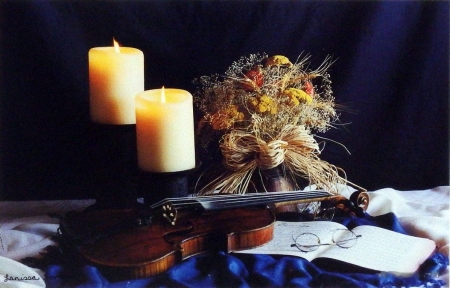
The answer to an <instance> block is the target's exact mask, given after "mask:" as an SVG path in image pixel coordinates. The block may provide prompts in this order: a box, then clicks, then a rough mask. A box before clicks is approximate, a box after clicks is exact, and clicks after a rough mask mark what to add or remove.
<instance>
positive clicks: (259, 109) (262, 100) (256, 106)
mask: <svg viewBox="0 0 450 288" xmlns="http://www.w3.org/2000/svg"><path fill="white" fill-rule="evenodd" d="M248 103H249V105H250V107H251V108H252V110H254V111H255V112H256V113H270V114H272V115H273V114H276V113H277V103H276V102H275V100H274V99H273V98H272V97H269V96H267V95H262V96H257V97H252V98H250V99H249V101H248Z"/></svg>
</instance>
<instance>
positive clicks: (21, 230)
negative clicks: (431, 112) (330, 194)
mask: <svg viewBox="0 0 450 288" xmlns="http://www.w3.org/2000/svg"><path fill="white" fill-rule="evenodd" d="M344 190H345V189H344ZM347 192H349V193H351V190H349V191H347ZM342 194H343V195H344V196H346V197H348V195H345V194H346V193H342ZM369 196H370V203H369V208H368V210H367V213H368V214H369V215H371V216H378V215H382V214H386V213H388V212H393V213H394V214H395V215H396V216H397V217H398V219H399V221H400V223H401V224H402V226H403V227H404V228H405V229H406V230H407V232H408V233H409V234H410V235H413V236H418V237H426V238H429V239H432V240H434V241H435V242H436V244H437V245H438V248H439V252H441V253H443V254H446V255H448V253H449V236H450V208H449V204H450V187H447V186H445V187H436V188H433V189H427V190H415V191H398V190H395V189H391V188H385V189H380V190H377V191H373V192H369ZM93 203H94V201H93V200H57V201H26V202H11V201H6V202H0V287H26V288H28V287H30V288H32V287H33V288H34V287H45V284H44V282H43V279H44V275H43V272H42V271H40V270H37V269H32V268H29V267H27V266H25V265H22V264H20V263H19V262H18V261H19V260H20V259H23V258H25V257H32V256H36V255H39V253H40V252H42V250H43V249H44V248H45V247H46V246H48V245H53V244H55V243H54V242H53V240H52V239H51V236H52V235H54V234H55V233H56V230H57V228H58V220H57V219H53V218H51V217H49V216H47V214H48V213H58V214H60V215H63V214H64V213H65V212H67V211H71V210H83V209H84V208H86V207H87V206H89V205H91V204H93ZM6 274H8V276H13V277H19V278H21V277H22V278H23V277H25V276H26V277H33V276H34V277H35V278H38V277H39V278H40V280H23V281H20V280H18V281H7V282H4V280H5V279H6V278H5V277H6ZM448 276H449V273H448V269H447V272H446V273H445V274H444V275H441V276H440V278H441V279H442V280H444V281H446V283H449V282H448V281H449V277H448ZM5 284H7V285H9V286H6V285H5Z"/></svg>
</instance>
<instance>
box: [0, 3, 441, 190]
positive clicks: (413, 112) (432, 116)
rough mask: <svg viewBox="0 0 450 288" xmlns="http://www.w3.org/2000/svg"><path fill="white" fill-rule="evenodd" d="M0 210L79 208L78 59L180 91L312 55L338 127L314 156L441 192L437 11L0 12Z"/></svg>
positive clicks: (328, 6) (368, 179)
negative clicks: (325, 74) (101, 56)
mask: <svg viewBox="0 0 450 288" xmlns="http://www.w3.org/2000/svg"><path fill="white" fill-rule="evenodd" d="M0 5H1V6H0V21H1V28H0V29H1V30H0V33H1V34H0V40H1V46H0V47H1V49H0V53H1V54H0V57H1V59H0V60H1V61H0V63H1V65H2V66H1V70H0V79H1V81H2V87H1V90H0V91H1V135H0V137H1V147H0V148H1V158H0V159H1V162H0V165H1V192H0V199H2V198H3V199H35V198H41V199H42V198H82V197H92V192H91V191H90V189H89V180H88V179H89V177H88V174H89V170H88V169H87V168H86V167H87V166H86V163H87V162H88V161H89V159H88V158H89V157H88V155H89V153H88V150H89V147H90V145H91V144H92V143H89V138H88V137H87V136H86V127H87V126H88V124H89V102H88V99H89V93H88V62H87V53H88V50H89V49H90V48H92V47H96V46H110V45H112V38H113V37H115V38H116V39H117V40H118V41H119V42H120V43H121V44H122V45H123V46H131V47H136V48H139V49H141V50H142V51H143V52H144V55H145V67H146V68H145V78H146V83H145V88H146V89H152V88H159V87H161V86H162V85H164V86H166V87H177V88H182V89H187V90H190V91H192V89H193V87H192V84H191V81H192V80H193V79H194V78H196V77H199V76H202V75H209V74H211V73H221V72H224V71H225V70H226V69H227V67H228V66H229V65H230V64H231V63H232V62H233V61H235V60H237V59H239V58H240V57H241V56H244V55H248V54H251V53H257V52H266V53H267V54H269V55H271V54H283V55H286V56H288V57H289V58H290V59H292V60H295V59H296V58H297V56H298V55H299V54H300V53H301V52H306V53H310V54H312V62H313V63H312V65H313V67H314V66H316V65H318V64H320V63H321V61H322V60H323V59H324V58H325V57H326V55H332V56H333V57H334V58H335V59H337V61H336V63H335V65H334V66H333V67H332V69H331V71H330V72H331V75H332V81H333V87H334V93H335V97H336V101H337V102H338V103H340V104H343V105H346V106H347V107H348V109H349V110H351V111H352V112H345V111H344V112H342V114H341V117H340V119H341V121H342V123H351V124H349V125H346V126H344V127H339V129H333V130H331V131H329V132H327V133H326V134H325V135H323V136H325V137H328V138H331V139H333V140H335V141H338V142H340V143H342V144H344V145H345V146H346V147H347V148H348V150H349V151H350V152H351V155H349V154H348V153H347V152H346V151H345V150H344V149H343V148H342V147H340V146H339V145H336V144H333V143H328V144H327V145H326V147H325V150H324V152H323V155H322V158H323V159H325V160H327V161H329V162H331V163H333V164H335V165H337V166H340V167H342V168H343V169H344V170H345V171H346V173H347V177H348V179H349V180H350V181H352V182H354V183H357V184H359V185H360V186H363V187H365V188H367V189H370V190H374V189H379V188H383V187H393V188H397V189H422V188H431V187H434V186H437V185H448V184H449V180H448V179H449V168H448V162H449V154H448V151H449V147H448V137H449V136H448V132H449V131H448V124H449V118H448V108H449V103H448V98H449V93H448V92H449V3H448V2H447V1H430V2H427V1H386V2H380V1H373V2H372V1H368V2H364V1H355V2H353V1H318V2H316V1H245V2H244V1H2V2H1V4H0Z"/></svg>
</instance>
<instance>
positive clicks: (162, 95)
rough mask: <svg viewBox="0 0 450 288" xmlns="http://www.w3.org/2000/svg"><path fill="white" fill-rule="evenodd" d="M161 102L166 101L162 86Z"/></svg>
mask: <svg viewBox="0 0 450 288" xmlns="http://www.w3.org/2000/svg"><path fill="white" fill-rule="evenodd" d="M161 103H166V94H165V93H164V86H162V89H161Z"/></svg>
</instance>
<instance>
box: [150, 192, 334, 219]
mask: <svg viewBox="0 0 450 288" xmlns="http://www.w3.org/2000/svg"><path fill="white" fill-rule="evenodd" d="M332 196H333V195H332V194H330V193H329V192H327V191H320V190H312V191H288V192H268V193H267V192H265V193H248V194H211V195H206V196H196V197H180V198H167V199H164V200H162V201H160V202H158V203H155V204H153V205H152V206H151V208H152V210H153V211H161V213H162V215H163V216H164V217H165V218H167V220H168V221H169V222H171V223H172V224H174V223H175V220H176V218H177V215H178V214H180V212H182V211H194V210H206V211H213V210H224V209H234V208H243V207H252V206H259V205H267V204H274V203H278V204H298V203H307V202H314V201H322V200H325V199H328V198H330V197H332Z"/></svg>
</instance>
